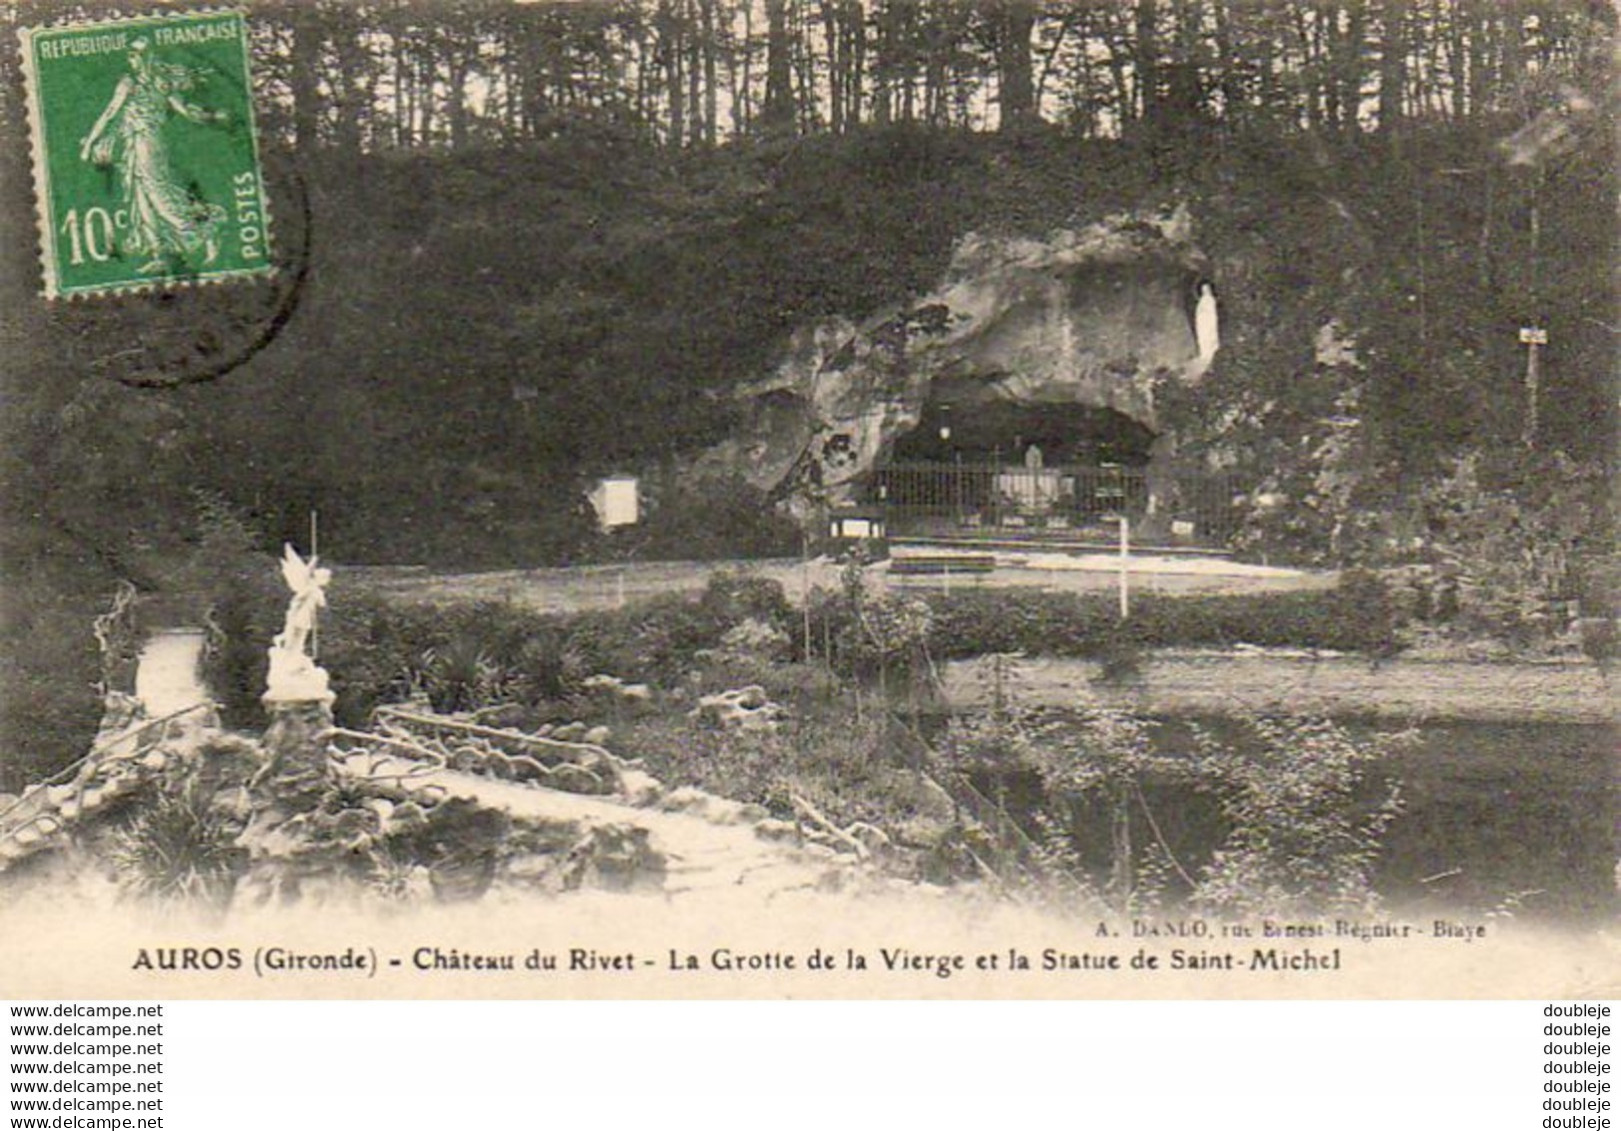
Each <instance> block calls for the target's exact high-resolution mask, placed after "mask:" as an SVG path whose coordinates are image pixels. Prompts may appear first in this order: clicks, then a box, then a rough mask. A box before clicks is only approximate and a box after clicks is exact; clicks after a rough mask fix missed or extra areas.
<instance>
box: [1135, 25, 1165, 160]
mask: <svg viewBox="0 0 1621 1131" xmlns="http://www.w3.org/2000/svg"><path fill="white" fill-rule="evenodd" d="M1135 24H1136V26H1135V31H1136V35H1135V37H1134V39H1133V62H1134V63H1135V65H1136V77H1137V102H1138V120H1139V121H1140V122H1141V123H1142V124H1143V126H1144V127H1145V128H1146V129H1147V130H1148V131H1149V132H1150V133H1152V132H1154V131H1155V130H1157V129H1158V127H1159V118H1160V90H1159V85H1160V84H1159V43H1158V24H1159V6H1158V4H1157V3H1156V0H1137V8H1136V21H1135Z"/></svg>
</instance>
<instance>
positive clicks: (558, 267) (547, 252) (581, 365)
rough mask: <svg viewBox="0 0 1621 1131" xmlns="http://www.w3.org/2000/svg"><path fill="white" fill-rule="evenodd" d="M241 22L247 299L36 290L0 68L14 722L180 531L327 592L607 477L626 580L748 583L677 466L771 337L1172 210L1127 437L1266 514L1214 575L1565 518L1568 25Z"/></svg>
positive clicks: (605, 546) (17, 113) (652, 18)
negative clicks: (1196, 369) (1185, 377)
mask: <svg viewBox="0 0 1621 1131" xmlns="http://www.w3.org/2000/svg"><path fill="white" fill-rule="evenodd" d="M247 7H248V11H249V17H250V26H251V29H252V36H253V44H252V47H253V67H254V79H255V82H256V84H257V90H256V114H257V123H258V130H259V135H260V139H261V146H262V150H263V162H264V169H265V176H266V180H267V182H268V188H269V191H270V193H271V196H272V200H273V215H274V219H273V234H274V238H275V242H276V248H277V255H278V257H279V259H280V262H281V267H282V270H281V273H280V275H279V276H278V278H277V279H276V280H274V281H268V282H256V283H240V284H233V285H229V286H213V287H207V288H198V289H193V290H180V291H173V292H162V293H153V294H143V295H126V296H121V297H114V298H104V299H96V300H89V301H72V302H55V303H50V302H47V301H45V300H44V299H42V298H40V297H39V291H40V278H39V262H38V259H37V257H36V256H35V255H34V253H33V244H34V241H35V219H34V201H33V194H32V178H31V175H30V171H29V161H30V155H29V147H28V144H27V134H28V131H27V120H26V111H25V99H24V90H23V76H22V74H21V70H20V66H19V56H18V54H17V52H15V51H0V136H3V138H4V145H3V146H0V170H3V174H0V178H3V179H0V225H3V234H4V239H3V241H0V246H3V248H4V257H3V261H0V351H3V352H0V360H3V370H4V372H3V379H4V396H5V413H4V419H3V423H0V427H3V429H4V433H3V437H0V447H3V451H0V460H3V462H0V501H3V505H4V513H3V522H0V530H3V532H4V546H3V550H4V561H3V566H4V569H5V571H6V574H7V587H8V589H9V590H10V591H11V599H10V600H9V601H8V609H7V620H6V625H5V639H4V648H5V650H6V651H7V653H8V656H7V658H6V666H7V669H8V673H7V682H8V685H9V686H8V696H9V697H10V700H11V706H10V707H9V708H8V711H15V710H17V709H26V706H27V694H28V693H26V692H18V691H17V688H19V687H23V688H27V687H36V688H37V687H38V686H40V684H41V682H42V681H43V682H48V681H49V680H50V678H51V677H52V673H53V672H59V671H64V670H71V671H78V670H82V669H83V666H84V654H85V650H86V649H90V650H92V651H93V642H92V641H90V640H89V639H88V638H87V636H86V635H85V631H86V629H87V618H88V615H89V610H92V609H94V608H95V607H96V605H97V603H99V602H103V601H104V600H105V598H106V595H107V593H108V592H110V590H111V588H112V586H113V585H114V584H115V583H116V581H118V580H119V579H126V580H130V581H132V582H134V583H135V584H136V585H137V586H139V587H141V588H143V589H147V590H152V591H161V590H164V589H166V588H170V587H173V586H174V585H175V584H177V582H176V578H177V577H179V576H180V575H181V574H182V573H183V572H184V571H183V570H181V569H180V568H179V566H178V565H177V564H176V563H177V562H181V561H183V560H185V558H186V555H187V554H188V553H189V552H190V548H193V547H195V545H196V544H197V540H198V537H199V526H198V515H199V514H202V515H204V516H205V517H206V516H213V521H216V522H217V521H218V520H219V516H220V515H222V514H229V515H232V516H233V521H240V522H241V523H242V524H243V527H244V529H246V530H247V531H249V532H251V536H252V537H254V538H256V539H258V544H259V545H260V546H261V547H263V548H265V549H270V548H273V547H274V546H275V545H276V544H277V543H278V542H279V540H281V539H283V538H299V539H301V540H302V538H303V535H304V533H305V531H306V530H307V521H308V514H309V512H310V511H311V510H318V511H319V512H320V514H321V520H322V530H323V550H325V551H327V552H328V553H329V554H330V555H331V556H332V557H334V558H336V559H337V560H340V561H344V562H429V563H437V564H447V565H451V564H453V565H460V566H477V565H485V564H490V565H495V564H546V563H567V562H571V561H579V560H585V559H589V558H592V557H600V556H603V555H607V554H614V553H621V552H625V551H626V550H627V547H626V546H624V545H618V544H610V543H605V542H604V541H603V540H602V539H601V538H600V537H599V536H598V535H597V534H596V533H595V531H594V527H593V525H592V523H591V522H590V520H589V514H588V512H587V511H586V510H585V507H584V503H583V494H582V492H583V489H584V487H585V486H586V485H587V484H588V483H589V482H590V480H591V478H592V477H593V476H596V475H600V474H602V473H604V472H607V471H612V470H623V469H627V468H635V469H637V470H638V471H640V472H642V473H643V474H644V475H645V476H646V477H647V479H648V482H649V483H650V484H651V485H652V487H653V488H654V490H655V493H662V497H661V500H660V501H661V502H662V506H660V508H659V509H658V510H657V512H656V513H655V515H654V521H653V522H652V523H650V525H649V527H648V528H647V529H646V530H644V531H642V532H640V533H639V534H638V536H637V537H638V538H640V539H641V541H640V542H639V543H637V544H636V545H635V546H634V547H628V548H631V549H634V550H635V552H637V553H638V554H642V555H646V556H651V555H654V554H659V553H663V554H670V555H676V554H682V553H687V554H694V555H697V554H705V553H715V554H724V553H735V552H739V551H742V552H749V551H758V550H762V549H768V548H770V547H772V546H773V545H777V544H779V539H780V537H781V535H782V534H783V531H782V530H781V529H780V527H779V526H778V525H777V524H776V523H775V522H774V521H773V520H771V518H770V517H769V514H768V512H767V511H766V510H765V509H764V508H762V507H760V506H759V505H758V503H759V500H757V499H752V498H748V497H745V496H742V495H728V494H726V493H725V492H715V491H712V490H706V491H703V492H694V491H693V489H691V488H688V487H684V486H683V485H682V482H681V480H680V478H679V476H678V475H676V474H675V473H674V472H673V471H672V470H671V469H673V468H676V467H678V466H679V462H680V460H681V458H682V457H683V456H685V455H688V454H690V453H692V452H694V451H696V450H699V449H701V448H702V447H703V446H704V445H706V444H708V443H710V442H712V441H713V440H715V439H716V438H718V437H719V436H721V435H722V434H724V433H725V431H726V429H727V428H728V426H729V423H730V421H729V418H728V402H727V399H726V397H725V396H724V394H725V392H726V390H727V389H728V388H730V387H732V386H734V385H735V384H736V383H737V382H738V381H740V380H743V379H745V378H748V377H750V376H753V375H757V374H758V373H759V372H760V370H761V368H762V367H763V366H765V365H767V364H769V363H770V361H771V359H772V357H773V355H774V352H775V351H777V350H778V349H780V347H781V345H782V343H783V340H784V338H785V336H786V335H787V334H788V333H789V332H790V331H791V330H793V329H794V328H795V327H797V326H801V325H803V324H804V323H805V322H806V321H808V320H810V319H814V318H818V317H822V316H825V315H829V314H834V313H839V314H844V315H846V316H849V317H852V318H860V317H863V316H865V315H867V314H869V313H871V312H873V311H876V310H878V309H880V308H882V307H884V306H885V305H886V304H889V303H894V302H900V301H904V300H905V299H906V298H907V297H908V296H912V295H916V294H918V293H921V292H922V291H924V290H926V289H927V288H928V287H929V286H930V284H931V283H932V282H933V280H935V279H936V278H937V276H938V274H939V273H940V271H941V270H942V269H943V268H944V267H945V265H946V264H947V262H948V261H949V259H950V255H951V251H952V247H953V245H954V243H955V242H956V241H957V240H959V239H960V238H961V237H962V236H964V235H965V234H967V233H969V232H976V231H977V232H994V233H1019V234H1032V235H1040V234H1042V233H1044V232H1047V231H1049V230H1051V229H1053V228H1057V227H1063V226H1076V225H1082V224H1085V223H1089V222H1092V221H1094V220H1097V219H1099V218H1101V217H1103V216H1106V215H1110V214H1120V213H1126V214H1135V215H1149V214H1164V213H1165V212H1167V211H1169V210H1170V209H1171V208H1173V207H1175V206H1177V205H1183V206H1185V207H1186V208H1187V210H1188V211H1189V213H1190V214H1191V215H1192V216H1193V219H1194V223H1195V239H1196V241H1197V243H1198V244H1199V246H1200V247H1201V249H1202V250H1203V252H1204V253H1205V254H1206V255H1208V256H1209V258H1210V260H1211V262H1212V264H1213V267H1214V275H1215V279H1216V282H1217V286H1218V288H1219V289H1220V292H1221V297H1222V306H1223V317H1224V326H1223V337H1224V348H1223V350H1222V351H1221V353H1220V354H1218V356H1217V360H1216V364H1215V367H1214V369H1213V370H1212V372H1211V373H1210V374H1209V376H1208V377H1207V378H1206V380H1205V381H1204V382H1203V383H1202V384H1201V385H1200V386H1199V387H1198V388H1197V389H1195V390H1192V391H1188V392H1185V393H1177V394H1176V395H1171V394H1170V393H1168V394H1167V397H1166V401H1165V405H1164V412H1165V413H1166V415H1167V419H1168V422H1169V423H1170V424H1171V425H1172V426H1173V427H1175V428H1176V429H1177V430H1178V432H1179V434H1181V435H1182V436H1184V437H1185V438H1186V443H1185V445H1184V450H1185V453H1186V456H1187V458H1190V459H1199V458H1204V457H1206V456H1213V453H1215V452H1216V450H1217V449H1218V448H1219V449H1220V453H1221V458H1223V459H1225V460H1229V461H1236V463H1237V466H1238V467H1239V468H1240V470H1242V471H1243V472H1244V473H1245V475H1246V476H1247V478H1248V481H1249V482H1251V483H1253V484H1254V485H1255V486H1256V489H1257V493H1258V495H1259V494H1262V493H1264V494H1267V495H1269V496H1271V497H1273V498H1278V499H1283V500H1285V505H1284V506H1283V507H1282V508H1281V509H1277V510H1274V511H1270V512H1267V513H1261V512H1260V511H1257V513H1256V515H1255V518H1254V521H1253V522H1252V523H1251V524H1250V526H1249V528H1248V529H1247V531H1246V534H1245V536H1244V540H1243V543H1242V547H1241V548H1247V549H1249V550H1252V551H1254V552H1258V553H1267V554H1271V555H1274V556H1293V557H1295V558H1297V559H1302V560H1314V561H1338V562H1345V561H1347V560H1363V559H1367V560H1373V558H1374V557H1376V556H1377V554H1378V553H1379V552H1381V547H1384V548H1388V547H1389V546H1392V545H1395V542H1393V541H1392V539H1393V538H1395V533H1393V527H1392V523H1390V522H1387V521H1385V519H1386V518H1390V517H1392V516H1394V517H1396V518H1401V517H1403V516H1408V517H1411V518H1412V521H1415V522H1417V523H1419V525H1420V527H1422V526H1423V523H1424V522H1425V516H1424V514H1422V513H1418V512H1419V511H1421V510H1422V508H1421V507H1419V506H1418V504H1420V503H1422V502H1426V501H1428V502H1429V503H1431V504H1434V505H1435V506H1439V507H1441V508H1442V509H1445V508H1446V507H1452V508H1453V509H1454V510H1458V509H1460V508H1461V509H1462V510H1465V511H1467V510H1469V508H1470V507H1471V505H1472V503H1471V499H1472V498H1473V497H1474V496H1472V495H1471V493H1474V495H1476V496H1490V497H1492V498H1499V497H1506V496H1501V492H1508V493H1509V495H1511V496H1512V497H1514V498H1515V499H1517V500H1519V501H1520V502H1523V504H1524V505H1525V506H1526V507H1527V508H1530V510H1532V511H1537V512H1538V513H1542V512H1545V511H1549V510H1550V508H1551V509H1552V510H1555V511H1557V510H1558V509H1559V508H1560V507H1561V506H1563V505H1564V504H1565V503H1566V502H1568V501H1569V495H1570V493H1571V492H1572V491H1573V492H1575V493H1576V494H1578V495H1581V496H1582V498H1583V499H1591V498H1592V497H1595V496H1596V494H1597V493H1602V490H1603V488H1604V487H1605V485H1607V483H1608V482H1609V478H1608V477H1609V476H1610V474H1611V471H1612V468H1611V461H1612V459H1613V454H1614V445H1613V437H1614V434H1615V425H1616V417H1615V409H1616V383H1615V379H1616V372H1615V366H1614V358H1615V345H1614V334H1615V325H1614V318H1615V303H1614V298H1615V296H1614V290H1613V279H1612V277H1611V272H1610V269H1609V265H1610V264H1611V263H1612V262H1613V256H1614V248H1615V222H1616V212H1615V199H1616V195H1615V194H1616V182H1615V171H1614V167H1615V160H1614V157H1615V154H1614V130H1613V126H1614V109H1615V107H1614V104H1613V97H1614V95H1613V90H1614V84H1613V75H1612V70H1613V55H1612V52H1613V49H1614V34H1615V26H1614V25H1615V17H1614V14H1613V12H1612V11H1611V9H1610V8H1609V6H1608V5H1606V4H1603V3H1576V2H1572V0H1522V2H1514V3H1498V2H1495V0H1491V2H1489V0H1366V2H1359V0H1276V2H1268V3H1260V2H1252V0H1244V2H1234V0H1045V2H1037V0H994V2H993V0H984V2H973V3H969V2H961V0H867V2H858V0H637V2H629V0H624V2H620V0H615V2H607V0H603V2H586V3H526V4H519V3H508V2H505V0H382V2H375V0H359V2H354V3H337V2H332V0H303V2H298V3H250V4H249V5H248V6H247ZM143 10H146V9H145V8H144V7H143V6H142V5H140V4H133V5H125V6H124V7H123V8H122V11H124V12H125V14H129V13H130V12H138V11H143ZM152 10H164V9H162V8H154V9H152ZM100 11H101V10H100V9H99V8H98V7H97V6H95V5H69V4H62V3H55V2H26V3H15V2H13V3H0V22H3V23H4V24H5V27H6V35H7V37H8V38H10V37H11V36H12V35H14V33H15V30H16V29H17V28H19V27H27V26H32V25H37V24H40V23H46V22H55V21H58V20H62V19H70V18H81V17H86V16H94V15H96V14H98V13H99V12H100ZM1522 326H1540V327H1544V328H1546V330H1547V332H1548V336H1549V344H1548V346H1547V347H1546V348H1545V349H1543V350H1542V352H1541V358H1540V361H1541V371H1540V374H1539V378H1540V387H1539V389H1538V392H1537V399H1536V402H1535V403H1536V407H1537V411H1536V423H1535V427H1534V428H1532V427H1530V426H1529V425H1528V423H1527V418H1528V408H1527V403H1528V402H1527V393H1526V388H1525V373H1526V352H1525V347H1524V346H1523V345H1522V344H1521V343H1520V341H1519V338H1518V336H1517V332H1518V329H1519V328H1520V327H1522ZM1460 461H1463V462H1460ZM1471 461H1472V462H1471ZM1571 484H1574V485H1575V486H1574V487H1571V488H1570V490H1569V491H1567V490H1566V488H1567V486H1569V485H1571ZM684 493H685V494H684ZM695 493H696V494H697V495H698V496H699V497H695V498H691V497H686V496H687V495H691V494H695ZM1584 508H1585V509H1584ZM1432 509H1433V508H1432ZM1560 513H1561V517H1559V518H1558V519H1557V521H1559V522H1563V523H1565V524H1566V526H1568V525H1570V524H1571V523H1573V522H1574V523H1577V524H1585V525H1586V526H1589V527H1593V524H1594V523H1595V522H1599V521H1601V520H1602V519H1604V517H1605V516H1604V515H1603V513H1602V509H1601V510H1600V511H1594V510H1593V509H1592V508H1591V507H1590V506H1588V505H1587V504H1586V503H1584V504H1583V506H1579V507H1576V508H1575V509H1574V510H1570V511H1569V513H1565V512H1560ZM1572 515H1574V517H1572ZM1370 516H1371V517H1370ZM1516 521H1518V520H1516ZM1527 525H1528V526H1532V527H1534V526H1535V524H1534V523H1532V522H1530V520H1527ZM1395 526H1397V527H1399V526H1400V523H1396V524H1395ZM1593 528H1594V529H1595V530H1597V529H1598V528H1597V527H1593ZM1538 529H1540V528H1538ZM1396 533H1399V531H1396ZM1598 536H1599V535H1598V534H1594V535H1593V537H1595V538H1596V537H1598ZM1483 537H1484V536H1483ZM1397 541H1399V539H1397ZM1487 541H1489V539H1487ZM25 578H26V581H23V580H22V579H25ZM53 618H54V619H53ZM72 625H77V626H78V630H77V631H72V632H70V631H68V628H69V626H72ZM30 637H32V638H33V640H34V643H32V644H30V645H28V646H27V647H26V648H24V647H23V646H22V645H21V644H19V641H22V640H24V639H27V638H30ZM24 652H26V653H27V658H26V659H24V658H22V656H23V653H24ZM24 669H26V670H24ZM13 673H20V674H17V678H15V679H13V678H12V674H13ZM31 680H32V681H33V682H32V683H30V681H31ZM41 694H44V693H43V692H41Z"/></svg>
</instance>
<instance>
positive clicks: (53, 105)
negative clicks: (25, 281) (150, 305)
mask: <svg viewBox="0 0 1621 1131" xmlns="http://www.w3.org/2000/svg"><path fill="white" fill-rule="evenodd" d="M22 39H23V66H24V71H25V73H26V76H27V83H28V100H29V103H28V112H29V125H30V129H31V131H32V138H33V159H34V184H35V190H36V202H35V205H36V209H37V213H38V219H39V228H40V243H41V249H40V250H41V257H42V259H43V261H44V274H45V294H46V296H47V297H53V298H54V297H57V296H66V295H93V294H107V293H115V292H118V291H128V290H133V289H137V288H144V287H151V286H155V285H170V284H176V283H200V282H206V281H211V280H217V279H224V278H230V277H233V276H241V275H253V274H259V273H263V272H267V271H269V270H270V269H271V267H270V233H269V224H268V220H269V217H268V215H267V212H266V208H265V192H264V181H263V177H262V176H261V173H260V168H259V150H258V141H257V138H256V136H255V133H254V125H253V88H252V85H251V83H250V80H249V76H248V41H247V21H246V19H245V18H244V16H243V14H242V13H241V12H235V11H206V12H191V13H183V14H178V15H161V16H147V17H140V18H135V19H119V20H101V21H95V22H78V23H71V24H65V25H62V26H57V27H44V28H30V29H26V30H24V31H23V33H22Z"/></svg>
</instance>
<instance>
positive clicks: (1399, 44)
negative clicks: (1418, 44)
mask: <svg viewBox="0 0 1621 1131" xmlns="http://www.w3.org/2000/svg"><path fill="white" fill-rule="evenodd" d="M1380 20H1381V23H1382V27H1381V29H1380V34H1381V40H1380V44H1379V131H1380V132H1381V133H1385V134H1389V133H1394V132H1395V130H1396V129H1397V128H1398V127H1399V126H1400V125H1401V120H1402V93H1403V90H1404V88H1405V87H1406V85H1407V0H1384V6H1383V8H1382V10H1381V13H1380Z"/></svg>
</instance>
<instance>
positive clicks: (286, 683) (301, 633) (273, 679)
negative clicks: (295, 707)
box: [264, 545, 333, 706]
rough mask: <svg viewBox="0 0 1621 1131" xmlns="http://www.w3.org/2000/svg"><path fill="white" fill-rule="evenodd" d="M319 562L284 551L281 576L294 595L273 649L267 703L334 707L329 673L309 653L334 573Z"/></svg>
mask: <svg viewBox="0 0 1621 1131" xmlns="http://www.w3.org/2000/svg"><path fill="white" fill-rule="evenodd" d="M319 561H320V558H319V556H318V555H313V554H312V555H311V556H310V560H309V561H308V562H306V561H305V560H304V559H303V558H301V557H299V556H298V552H297V551H296V550H294V549H293V548H292V546H290V545H288V546H285V547H283V550H282V559H281V575H282V577H283V578H285V579H286V581H287V587H288V588H289V589H291V590H292V591H293V599H292V601H291V602H289V603H288V605H287V619H286V620H285V621H284V622H283V623H282V630H281V632H279V633H278V634H277V635H276V640H275V643H274V644H272V645H271V647H270V674H269V676H268V677H267V679H266V680H265V682H266V684H267V685H268V687H267V690H266V691H265V695H264V697H265V699H266V700H267V701H271V700H274V701H278V702H294V701H305V702H308V701H312V700H320V701H322V702H324V703H326V704H327V705H328V706H330V705H331V703H332V699H333V695H332V692H331V690H330V689H329V688H328V686H327V682H328V677H327V673H326V672H325V671H323V670H322V669H321V667H320V666H319V665H317V664H316V662H315V658H314V657H313V656H311V655H310V654H309V651H308V645H309V640H310V636H311V634H312V633H313V632H314V631H315V614H316V612H317V610H319V609H322V608H324V607H325V606H326V586H327V583H328V582H330V581H331V580H332V571H331V570H329V569H320V568H318V566H317V563H318V562H319Z"/></svg>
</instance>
